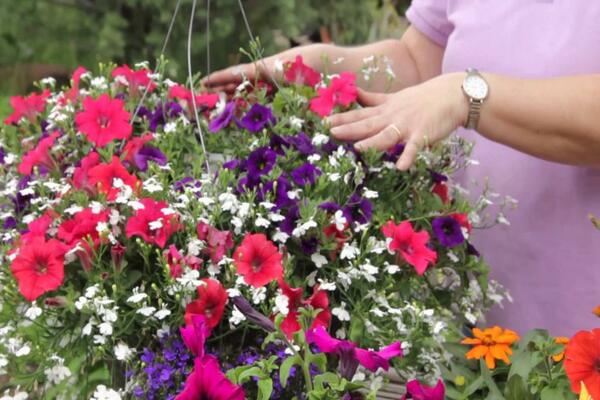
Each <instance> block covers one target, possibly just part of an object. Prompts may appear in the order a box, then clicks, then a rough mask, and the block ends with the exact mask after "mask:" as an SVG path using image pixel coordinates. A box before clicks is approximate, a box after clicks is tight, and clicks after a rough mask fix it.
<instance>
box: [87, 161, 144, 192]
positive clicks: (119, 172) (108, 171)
mask: <svg viewBox="0 0 600 400" xmlns="http://www.w3.org/2000/svg"><path fill="white" fill-rule="evenodd" d="M115 179H120V180H121V181H123V183H124V184H125V185H127V186H129V187H130V188H131V190H133V191H135V190H136V189H137V188H138V186H139V181H138V179H137V178H136V177H135V175H131V174H130V173H129V172H127V169H126V168H125V167H124V166H123V164H122V163H121V160H120V159H119V157H117V156H113V159H112V161H111V162H110V164H107V163H101V164H98V165H96V166H94V167H92V168H90V170H89V171H88V182H89V183H90V184H91V185H92V186H93V187H94V188H96V189H97V190H98V191H99V192H100V193H106V195H107V197H108V200H110V201H113V200H115V199H116V198H117V196H118V195H119V193H120V191H121V190H120V189H119V188H116V187H114V181H115Z"/></svg>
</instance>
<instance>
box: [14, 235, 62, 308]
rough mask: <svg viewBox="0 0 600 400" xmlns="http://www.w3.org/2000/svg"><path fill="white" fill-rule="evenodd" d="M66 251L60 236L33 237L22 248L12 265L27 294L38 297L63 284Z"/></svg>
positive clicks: (20, 285)
mask: <svg viewBox="0 0 600 400" xmlns="http://www.w3.org/2000/svg"><path fill="white" fill-rule="evenodd" d="M65 251H66V248H65V246H64V245H63V244H62V243H61V242H59V241H58V240H55V239H51V240H49V241H46V239H44V238H43V237H41V236H37V237H34V238H31V239H30V240H28V241H27V244H23V245H22V246H21V247H20V248H19V254H18V255H17V257H16V258H15V259H14V260H13V262H12V264H11V266H10V269H11V271H12V273H13V275H14V276H15V279H16V280H17V282H18V284H19V291H20V292H21V294H22V295H23V297H25V298H26V299H27V300H28V301H34V300H35V299H37V298H38V297H40V296H41V295H42V294H44V293H46V292H50V291H52V290H55V289H57V288H58V287H60V285H62V282H63V278H64V254H65Z"/></svg>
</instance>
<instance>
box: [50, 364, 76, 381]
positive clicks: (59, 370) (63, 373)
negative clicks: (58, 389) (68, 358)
mask: <svg viewBox="0 0 600 400" xmlns="http://www.w3.org/2000/svg"><path fill="white" fill-rule="evenodd" d="M44 374H45V375H46V378H47V379H48V381H49V382H50V383H51V384H54V385H57V384H59V383H60V382H62V381H64V380H65V379H67V378H69V377H70V376H71V370H70V369H69V368H67V367H65V366H64V365H63V363H62V362H59V363H58V364H56V365H54V366H53V367H52V368H48V369H46V370H44Z"/></svg>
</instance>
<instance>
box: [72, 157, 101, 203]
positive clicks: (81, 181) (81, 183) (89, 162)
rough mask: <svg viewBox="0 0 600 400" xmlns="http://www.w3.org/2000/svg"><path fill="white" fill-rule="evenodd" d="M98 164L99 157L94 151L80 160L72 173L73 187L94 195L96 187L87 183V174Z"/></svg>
mask: <svg viewBox="0 0 600 400" xmlns="http://www.w3.org/2000/svg"><path fill="white" fill-rule="evenodd" d="M99 164H100V155H99V154H98V153H96V152H95V151H93V152H91V153H90V154H88V155H87V156H85V157H83V158H82V159H81V162H80V163H79V167H77V168H75V172H74V173H73V186H75V187H76V188H77V189H82V190H85V191H86V192H88V193H90V194H93V193H96V187H95V186H94V184H93V183H91V182H90V181H89V173H90V170H91V169H92V168H94V167H95V166H96V165H99Z"/></svg>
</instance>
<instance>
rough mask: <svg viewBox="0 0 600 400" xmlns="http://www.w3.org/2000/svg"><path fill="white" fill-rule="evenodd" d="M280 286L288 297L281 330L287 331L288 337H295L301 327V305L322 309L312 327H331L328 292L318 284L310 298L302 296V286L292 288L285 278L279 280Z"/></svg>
mask: <svg viewBox="0 0 600 400" xmlns="http://www.w3.org/2000/svg"><path fill="white" fill-rule="evenodd" d="M279 288H280V289H281V292H282V293H283V295H284V296H286V297H287V298H288V314H287V315H286V316H285V318H284V319H283V321H282V322H281V330H282V331H283V332H284V333H285V335H286V336H287V337H288V339H292V338H293V337H294V333H296V332H298V331H299V330H300V329H301V326H300V321H299V318H300V312H299V309H300V307H312V308H314V309H318V310H321V311H319V313H318V314H317V315H316V317H315V319H314V320H313V322H312V325H311V327H310V329H314V328H316V327H318V326H321V327H324V328H329V323H330V322H331V311H329V298H328V297H327V292H325V291H324V290H319V287H318V286H316V287H315V288H314V289H313V295H312V296H310V297H309V298H308V299H306V300H304V299H303V298H302V292H303V290H302V288H292V287H290V286H289V285H288V284H287V283H286V282H285V281H284V280H283V279H280V280H279Z"/></svg>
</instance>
